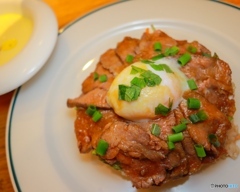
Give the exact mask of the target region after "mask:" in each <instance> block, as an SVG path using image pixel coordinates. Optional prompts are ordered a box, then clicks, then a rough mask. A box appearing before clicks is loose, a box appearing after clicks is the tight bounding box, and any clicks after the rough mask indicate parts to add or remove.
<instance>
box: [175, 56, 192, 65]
mask: <svg viewBox="0 0 240 192" xmlns="http://www.w3.org/2000/svg"><path fill="white" fill-rule="evenodd" d="M190 60H191V55H190V54H189V53H184V54H183V55H181V56H180V57H179V58H178V63H179V64H180V65H181V66H184V65H186V64H187V63H188V62H189V61H190Z"/></svg>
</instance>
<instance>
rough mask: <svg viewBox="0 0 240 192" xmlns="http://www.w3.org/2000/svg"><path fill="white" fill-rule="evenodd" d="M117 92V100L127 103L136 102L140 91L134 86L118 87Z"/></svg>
mask: <svg viewBox="0 0 240 192" xmlns="http://www.w3.org/2000/svg"><path fill="white" fill-rule="evenodd" d="M118 90H119V91H118V99H119V100H124V101H128V102H130V101H134V100H137V98H138V97H139V95H140V92H141V89H140V88H139V87H137V86H135V85H132V86H127V85H119V86H118Z"/></svg>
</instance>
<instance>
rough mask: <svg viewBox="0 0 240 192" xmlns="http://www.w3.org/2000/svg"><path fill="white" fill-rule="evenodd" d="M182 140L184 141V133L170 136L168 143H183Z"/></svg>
mask: <svg viewBox="0 0 240 192" xmlns="http://www.w3.org/2000/svg"><path fill="white" fill-rule="evenodd" d="M182 140H183V133H182V132H179V133H174V134H171V135H168V141H171V142H173V143H175V142H178V141H182Z"/></svg>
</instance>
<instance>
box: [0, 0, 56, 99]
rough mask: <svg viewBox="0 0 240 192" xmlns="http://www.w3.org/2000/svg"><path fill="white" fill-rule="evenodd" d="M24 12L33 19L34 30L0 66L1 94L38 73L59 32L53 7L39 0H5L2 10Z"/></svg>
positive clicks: (0, 7)
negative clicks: (22, 44)
mask: <svg viewBox="0 0 240 192" xmlns="http://www.w3.org/2000/svg"><path fill="white" fill-rule="evenodd" d="M6 13H17V14H23V15H25V16H26V17H28V18H30V19H31V20H32V21H33V32H32V35H31V37H30V40H29V41H28V42H27V44H26V46H25V47H24V48H23V49H22V50H21V51H20V52H19V53H18V54H17V55H16V56H15V57H14V58H13V59H11V60H10V61H9V62H7V63H6V64H4V65H2V66H0V95H2V94H4V93H7V92H9V91H12V90H14V89H15V88H18V87H19V86H20V85H22V84H23V83H25V82H26V81H27V80H29V79H30V78H31V77H32V76H33V75H35V74H36V73H37V72H38V71H39V69H40V68H41V67H42V66H43V65H44V64H45V63H46V61H47V59H48V58H49V56H50V54H51V52H52V50H53V48H54V46H55V43H56V40H57V35H58V24H57V20H56V17H55V15H54V13H53V11H52V10H51V9H50V8H49V7H48V6H47V5H46V4H45V3H44V2H42V1H39V0H1V1H0V14H6Z"/></svg>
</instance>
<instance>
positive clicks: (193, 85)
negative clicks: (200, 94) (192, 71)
mask: <svg viewBox="0 0 240 192" xmlns="http://www.w3.org/2000/svg"><path fill="white" fill-rule="evenodd" d="M187 84H188V87H189V88H190V89H191V90H196V89H197V88H198V86H197V84H196V82H195V81H194V79H188V80H187Z"/></svg>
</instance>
